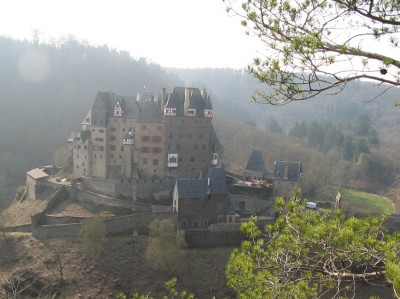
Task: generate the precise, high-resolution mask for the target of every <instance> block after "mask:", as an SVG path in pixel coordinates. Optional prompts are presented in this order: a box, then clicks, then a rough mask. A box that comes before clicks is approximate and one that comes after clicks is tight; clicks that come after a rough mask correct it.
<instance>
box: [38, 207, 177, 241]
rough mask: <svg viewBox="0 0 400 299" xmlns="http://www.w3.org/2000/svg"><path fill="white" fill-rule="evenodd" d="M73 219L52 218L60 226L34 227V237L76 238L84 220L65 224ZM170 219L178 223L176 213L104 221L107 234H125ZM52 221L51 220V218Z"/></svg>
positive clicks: (139, 215)
mask: <svg viewBox="0 0 400 299" xmlns="http://www.w3.org/2000/svg"><path fill="white" fill-rule="evenodd" d="M72 218H73V217H57V220H56V218H55V217H53V218H52V220H51V221H52V222H53V223H56V222H58V223H59V224H52V225H50V224H46V225H35V226H33V225H32V235H33V236H34V237H36V238H39V239H47V238H63V237H76V236H78V235H79V232H80V229H81V226H82V222H83V221H82V220H83V219H76V221H81V222H80V223H64V224H61V223H62V222H68V221H73V219H72ZM164 218H167V219H170V220H171V221H173V222H174V223H175V222H176V214H175V213H151V212H147V213H140V214H133V215H127V216H121V217H115V218H110V219H105V220H103V223H104V224H105V226H106V231H107V233H109V234H110V233H124V232H129V231H133V230H134V229H137V228H143V227H144V228H147V227H148V226H149V224H150V223H151V222H152V221H153V220H155V219H164ZM49 219H50V218H49Z"/></svg>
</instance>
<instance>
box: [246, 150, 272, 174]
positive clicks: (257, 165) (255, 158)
mask: <svg viewBox="0 0 400 299" xmlns="http://www.w3.org/2000/svg"><path fill="white" fill-rule="evenodd" d="M246 170H247V171H252V172H259V173H263V174H264V173H267V169H266V167H265V164H264V159H263V157H262V154H261V152H260V151H259V150H253V151H252V152H251V155H250V158H249V161H248V162H247V165H246Z"/></svg>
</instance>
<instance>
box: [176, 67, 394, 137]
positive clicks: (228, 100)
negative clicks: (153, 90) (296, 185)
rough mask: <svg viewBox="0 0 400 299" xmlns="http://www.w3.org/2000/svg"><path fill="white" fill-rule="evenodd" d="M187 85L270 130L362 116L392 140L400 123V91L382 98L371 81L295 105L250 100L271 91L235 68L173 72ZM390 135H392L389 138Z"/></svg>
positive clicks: (216, 104) (223, 108)
mask: <svg viewBox="0 0 400 299" xmlns="http://www.w3.org/2000/svg"><path fill="white" fill-rule="evenodd" d="M171 72H173V73H175V74H177V75H178V76H179V77H180V78H182V80H184V81H185V83H186V84H188V85H193V86H206V87H207V88H208V90H209V91H210V92H211V95H212V96H213V99H214V108H216V109H217V110H218V111H221V112H223V113H224V114H225V115H227V116H228V117H230V118H232V119H236V120H240V121H243V122H254V123H256V124H258V125H259V126H260V127H262V128H268V127H269V125H270V122H271V120H272V119H276V121H277V122H278V124H279V125H280V126H281V127H282V128H283V129H284V130H289V129H290V127H291V126H292V125H293V124H294V123H296V122H298V121H303V120H313V119H317V120H319V119H334V120H339V121H352V120H354V119H355V118H357V116H358V115H360V114H366V115H368V116H369V117H370V119H371V121H372V123H373V124H374V125H375V126H376V127H377V129H378V130H381V131H383V132H385V133H386V134H387V136H388V137H390V139H391V140H392V141H393V138H395V139H396V142H398V141H399V140H400V139H399V138H398V137H396V136H395V135H396V134H394V133H395V132H396V131H397V126H398V125H399V124H400V118H399V117H398V115H399V113H400V108H396V107H395V100H397V99H398V97H399V93H400V89H399V88H397V89H396V88H392V89H390V90H388V91H387V92H385V93H383V94H382V95H381V96H380V97H378V98H376V99H373V98H371V95H374V94H377V93H379V92H378V91H381V92H383V90H384V88H385V87H384V86H377V85H375V84H373V83H370V82H361V81H357V82H353V83H349V84H348V85H347V86H346V88H345V89H344V90H343V91H342V92H341V93H339V94H336V95H324V96H322V95H321V96H318V97H316V98H315V99H312V100H308V101H300V102H292V103H290V104H289V105H284V106H272V105H265V104H262V105H257V104H255V103H254V102H252V101H251V96H252V95H253V93H254V91H255V90H256V89H263V90H268V88H267V87H266V86H265V85H264V84H259V83H258V82H257V80H256V79H255V78H254V77H253V76H252V75H250V74H248V73H246V72H245V71H242V70H233V69H171ZM389 132H390V134H391V135H389Z"/></svg>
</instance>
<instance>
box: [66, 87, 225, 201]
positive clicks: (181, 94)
mask: <svg viewBox="0 0 400 299" xmlns="http://www.w3.org/2000/svg"><path fill="white" fill-rule="evenodd" d="M212 118H213V109H212V103H211V100H210V96H209V95H207V92H206V90H205V89H202V90H199V89H198V88H187V87H175V88H174V89H173V91H172V92H171V93H167V92H166V89H165V88H163V89H162V92H149V91H144V92H142V93H139V94H137V96H136V98H135V97H125V96H117V95H115V94H114V93H111V92H99V93H98V94H97V96H96V99H95V101H94V104H93V106H92V108H91V109H90V111H89V113H88V114H87V116H86V117H85V118H84V120H83V122H82V124H81V128H80V131H79V132H78V133H72V134H71V137H70V138H69V143H70V145H71V147H72V154H73V175H74V178H82V184H85V188H86V189H89V190H94V191H100V192H101V193H103V194H106V195H110V196H114V197H124V198H132V199H133V200H137V199H148V198H151V197H154V195H155V194H157V192H158V193H160V192H163V191H164V192H165V191H167V192H168V191H171V190H172V189H173V186H174V184H175V180H176V179H177V178H194V177H200V176H201V175H202V174H206V173H207V172H208V170H209V168H210V167H216V166H220V165H221V155H222V153H223V150H222V146H221V144H220V143H219V141H218V138H217V135H216V133H215V131H214V129H213V126H212Z"/></svg>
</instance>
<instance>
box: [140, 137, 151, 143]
mask: <svg viewBox="0 0 400 299" xmlns="http://www.w3.org/2000/svg"><path fill="white" fill-rule="evenodd" d="M140 139H141V140H142V141H144V142H147V141H150V136H142V137H141V138H140Z"/></svg>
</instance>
